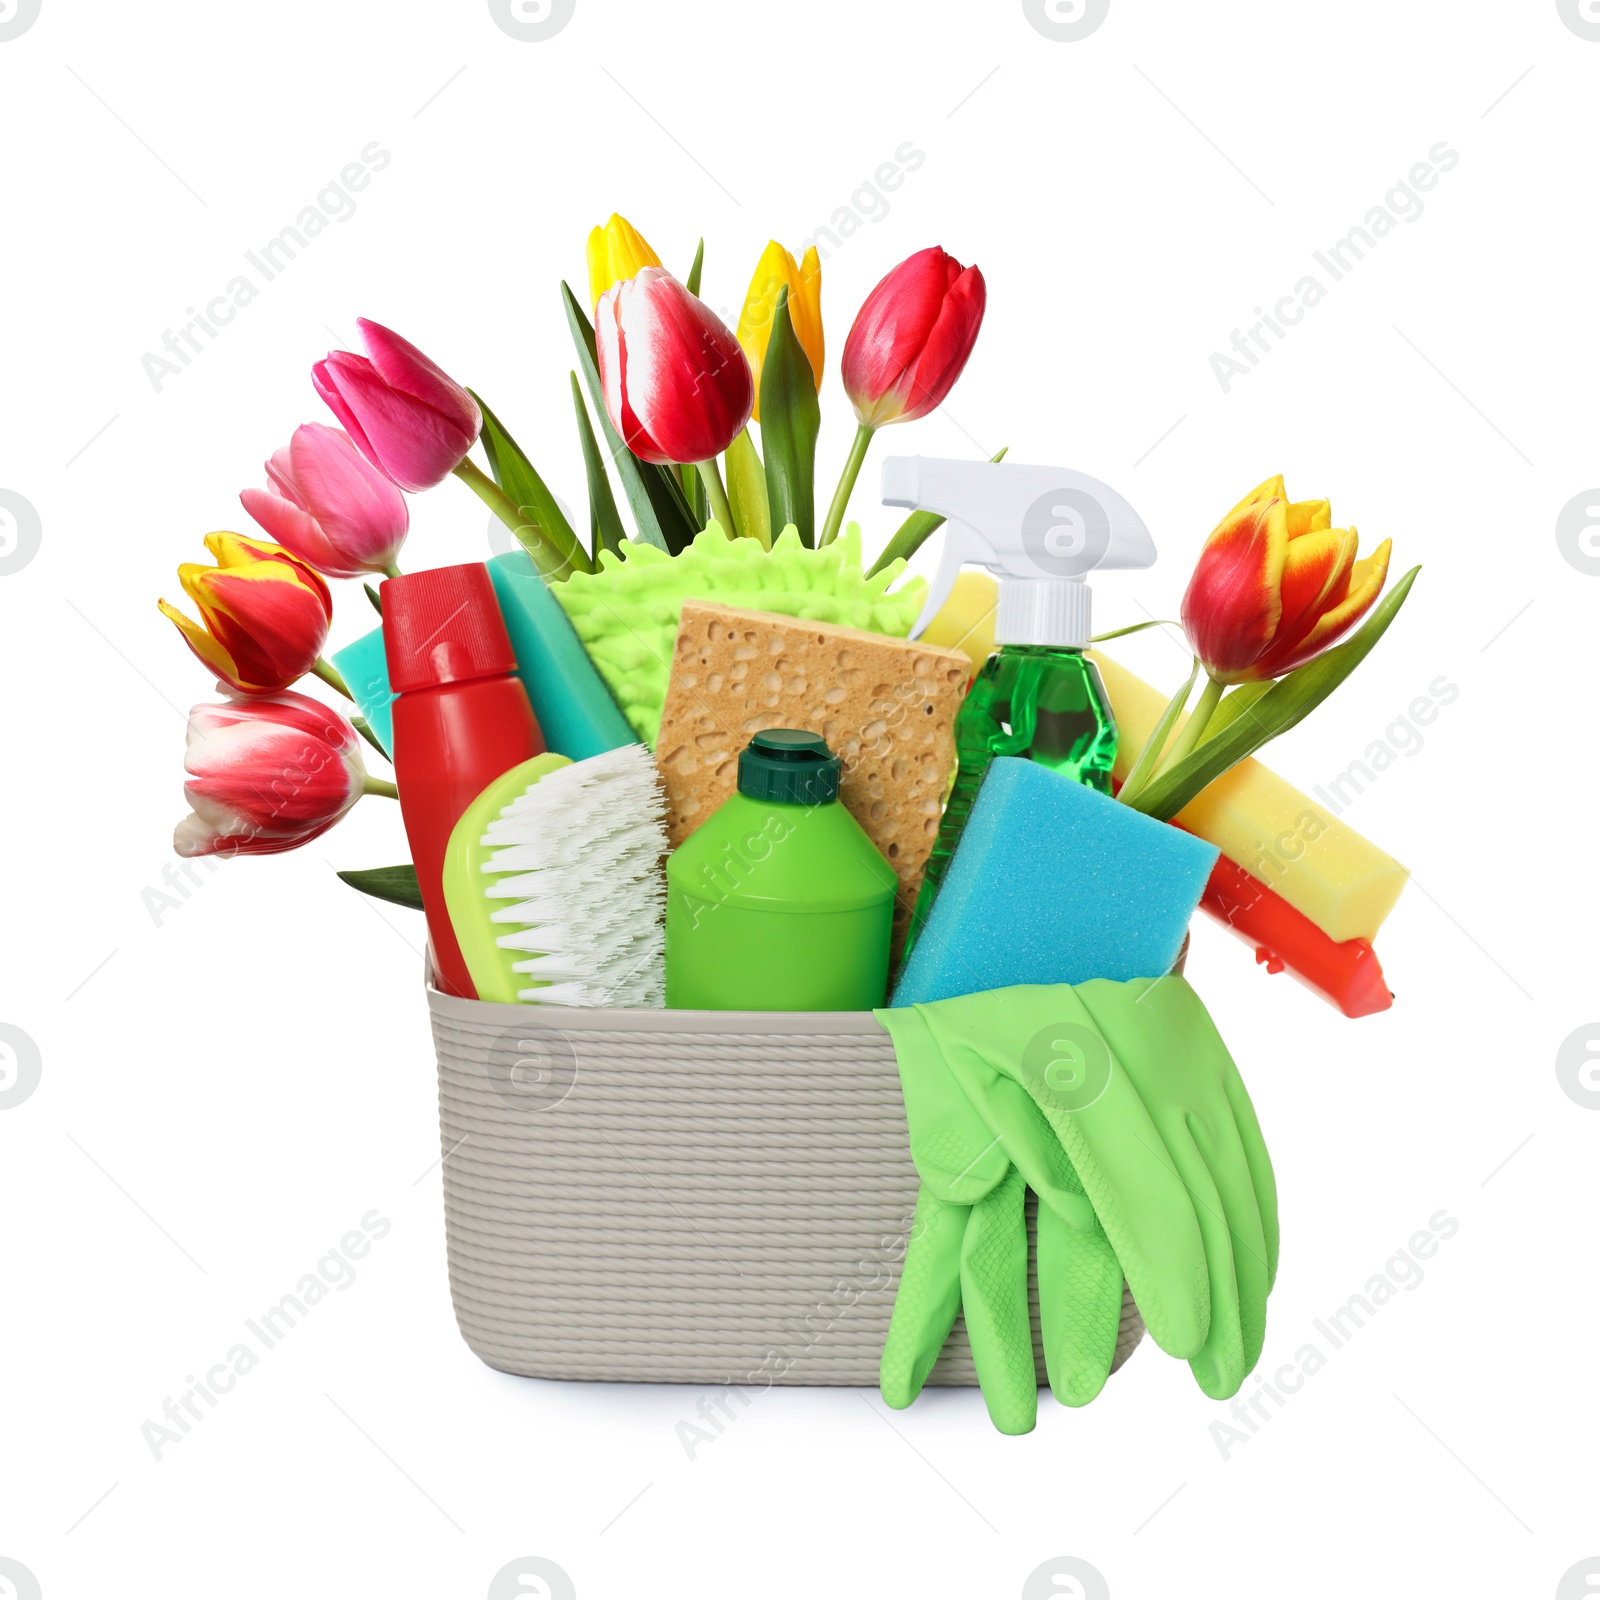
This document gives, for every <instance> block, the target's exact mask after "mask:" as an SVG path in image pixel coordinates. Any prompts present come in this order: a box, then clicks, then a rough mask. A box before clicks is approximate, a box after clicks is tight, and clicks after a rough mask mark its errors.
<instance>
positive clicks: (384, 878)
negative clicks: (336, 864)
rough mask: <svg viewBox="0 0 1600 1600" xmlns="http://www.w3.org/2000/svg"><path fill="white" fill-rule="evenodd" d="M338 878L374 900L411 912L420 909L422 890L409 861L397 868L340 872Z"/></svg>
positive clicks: (369, 868)
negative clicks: (407, 908)
mask: <svg viewBox="0 0 1600 1600" xmlns="http://www.w3.org/2000/svg"><path fill="white" fill-rule="evenodd" d="M338 876H339V877H341V878H342V879H344V881H345V882H346V883H348V884H349V885H350V887H351V888H352V889H359V890H360V891H361V892H362V894H370V895H371V896H372V898H373V899H374V900H387V901H388V902H389V903H390V905H396V906H410V907H411V909H412V910H413V911H420V910H421V909H422V890H421V889H420V888H419V887H418V885H417V869H416V868H415V867H414V866H412V865H411V863H410V862H409V861H407V862H406V863H405V864H404V865H402V866H398V867H366V868H363V869H361V870H359V871H355V872H341V873H339V874H338Z"/></svg>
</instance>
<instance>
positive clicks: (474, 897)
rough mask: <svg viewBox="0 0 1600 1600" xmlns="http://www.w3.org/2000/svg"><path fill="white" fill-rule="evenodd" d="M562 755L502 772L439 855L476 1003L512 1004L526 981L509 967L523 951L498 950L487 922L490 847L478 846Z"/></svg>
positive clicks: (562, 761) (562, 763)
mask: <svg viewBox="0 0 1600 1600" xmlns="http://www.w3.org/2000/svg"><path fill="white" fill-rule="evenodd" d="M571 765H572V763H571V762H570V761H569V760H568V759H567V758H566V757H565V756H558V755H556V754H555V753H554V752H547V753H546V754H544V755H542V756H534V757H533V759H532V760H531V761H524V762H521V763H520V764H519V765H517V766H514V767H512V768H511V770H510V771H509V772H503V773H501V774H500V776H499V777H498V778H496V779H495V780H494V782H493V783H491V784H490V785H489V786H488V788H486V789H484V790H482V791H480V793H479V795H478V797H477V799H476V800H474V801H473V802H472V804H471V805H469V806H468V807H467V809H466V810H465V811H463V812H462V813H461V815H460V816H459V817H458V818H457V819H456V825H455V827H454V828H452V829H451V830H450V843H449V845H448V846H446V848H445V855H444V903H445V909H446V910H447V911H448V912H449V913H450V926H451V928H452V929H453V930H454V932H455V936H456V943H457V944H458V945H460V946H461V955H462V959H463V960H465V962H466V964H467V973H468V975H469V976H470V977H471V979H472V986H473V988H474V989H476V990H477V991H478V998H479V999H480V1000H496V1001H504V1002H512V1003H514V1002H515V1001H516V999H517V993H518V991H519V990H521V989H525V988H527V987H528V984H529V982H530V980H529V979H528V978H526V977H525V976H524V975H523V974H522V973H520V972H516V971H514V970H513V968H512V963H513V962H515V961H518V960H520V959H521V957H522V955H523V954H524V952H521V951H512V950H502V949H501V948H500V945H499V943H498V939H499V936H500V933H501V932H502V931H503V930H502V929H501V928H499V927H498V926H497V925H496V924H495V923H493V922H491V921H490V920H489V919H490V917H491V915H492V914H493V912H494V910H495V905H494V902H493V901H492V900H490V899H489V888H490V885H491V883H492V882H493V880H492V878H491V877H490V875H489V874H488V873H487V872H486V871H485V868H486V866H487V864H488V860H489V856H490V853H491V852H490V847H489V846H487V845H485V844H484V843H483V836H484V834H485V833H487V832H488V830H489V824H490V823H491V822H493V821H494V820H495V818H496V817H498V816H499V815H500V813H501V812H502V811H504V810H505V808H506V807H507V806H508V805H510V804H511V802H512V801H513V800H517V799H520V798H521V797H522V796H523V795H524V794H526V793H527V791H528V789H529V788H530V787H531V786H532V785H533V784H536V783H537V782H538V781H539V780H540V779H541V778H543V777H545V776H547V775H548V774H549V773H552V772H554V771H556V769H557V768H559V767H570V766H571Z"/></svg>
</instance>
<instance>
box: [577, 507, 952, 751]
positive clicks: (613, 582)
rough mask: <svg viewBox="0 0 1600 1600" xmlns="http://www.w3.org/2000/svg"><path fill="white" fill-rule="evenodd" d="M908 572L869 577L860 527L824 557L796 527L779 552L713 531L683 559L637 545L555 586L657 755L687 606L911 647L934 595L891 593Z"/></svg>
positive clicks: (918, 585)
mask: <svg viewBox="0 0 1600 1600" xmlns="http://www.w3.org/2000/svg"><path fill="white" fill-rule="evenodd" d="M905 565H906V564H905V562H904V561H892V562H890V564H889V565H888V566H887V567H885V568H884V569H883V571H882V572H880V573H878V574H877V576H876V577H871V578H869V577H867V575H866V573H865V572H864V571H863V570H862V565H861V530H860V529H859V528H858V527H857V526H856V524H855V523H853V522H852V523H850V524H849V525H848V526H847V527H846V529H845V531H844V533H843V535H842V536H841V537H840V538H838V539H836V540H835V541H834V542H833V543H832V544H830V545H825V546H824V547H823V548H822V549H820V550H808V549H807V548H806V547H805V546H804V545H803V544H801V543H800V535H799V534H798V533H796V532H795V530H794V527H793V526H792V525H791V526H789V527H787V528H785V529H784V530H783V532H782V533H780V534H779V535H778V537H777V539H776V540H775V541H774V542H773V546H772V549H771V550H770V551H767V550H763V549H762V548H761V545H760V544H759V543H758V542H757V541H756V540H754V539H729V538H727V537H726V535H724V533H723V532H722V530H721V528H719V527H718V526H717V525H716V524H715V523H712V524H711V525H710V526H709V527H707V528H706V529H705V530H704V531H703V532H702V533H700V534H698V535H696V537H695V540H694V543H693V544H691V545H690V546H689V547H688V548H687V549H685V550H682V551H680V552H679V553H678V554H677V555H675V556H669V555H667V554H666V552H665V551H662V550H657V549H656V548H655V547H654V546H653V545H644V544H628V545H626V546H624V548H623V551H622V554H621V555H620V556H617V555H613V554H611V553H610V552H609V551H606V552H602V554H601V556H600V570H599V571H598V572H594V573H588V572H575V573H573V574H572V576H571V577H570V578H568V579H567V580H566V582H565V583H558V584H555V585H553V586H552V589H551V593H553V594H554V595H555V597H556V598H557V599H558V600H559V601H560V602H561V604H562V606H563V607H564V608H565V609H566V613H567V616H568V617H569V618H570V619H571V621H572V626H573V627H574V629H576V631H577V634H578V637H579V638H580V639H581V640H582V641H583V645H584V648H585V649H586V650H587V651H588V652H589V656H590V659H591V660H592V661H593V662H594V664H595V666H596V667H598V668H599V670H600V676H601V677H602V678H604V679H605V682H606V687H607V688H609V689H610V690H611V692H612V694H613V695H614V696H615V697H616V700H617V703H618V705H620V706H621V707H622V712H623V715H624V716H626V717H627V719H628V721H629V723H630V724H631V725H632V727H633V731H634V732H635V733H636V734H638V736H639V737H640V738H641V739H643V740H644V742H645V743H646V744H648V745H649V746H651V748H652V749H653V748H654V747H655V742H656V734H657V733H658V732H659V731H660V728H661V707H662V705H663V703H664V702H665V700H666V695H667V678H668V676H669V675H670V673H671V671H672V651H673V646H674V644H675V643H676V642H677V637H678V620H679V616H680V614H681V612H682V610H683V602H684V601H685V600H713V601H715V602H716V603H717V604H718V605H725V606H741V607H743V608H745V609H746V610H749V611H772V612H777V613H778V614H779V615H781V616H786V617H801V618H804V619H806V620H807V621H814V622H835V623H839V624H841V625H842V626H844V627H847V628H860V629H863V630H864V631H866V632H868V633H884V634H888V635H889V636H890V637H892V638H895V639H903V638H905V636H906V635H907V634H908V633H910V631H911V625H912V623H914V622H915V621H916V619H917V613H918V612H919V611H920V610H921V608H922V600H923V594H924V591H925V590H926V588H927V585H926V584H925V583H924V582H923V580H922V579H921V578H916V579H913V580H912V581H910V582H909V583H904V584H902V585H901V586H900V587H899V588H898V589H897V590H895V592H894V593H893V594H890V593H888V588H889V585H890V584H891V583H892V582H894V580H895V579H896V578H898V577H899V576H900V575H901V574H902V573H903V572H904V571H905Z"/></svg>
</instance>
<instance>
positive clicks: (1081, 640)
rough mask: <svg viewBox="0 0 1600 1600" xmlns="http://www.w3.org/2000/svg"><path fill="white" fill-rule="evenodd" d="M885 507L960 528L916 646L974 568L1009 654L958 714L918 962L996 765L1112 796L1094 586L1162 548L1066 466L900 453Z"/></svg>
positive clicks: (953, 532)
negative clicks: (1095, 650) (996, 597)
mask: <svg viewBox="0 0 1600 1600" xmlns="http://www.w3.org/2000/svg"><path fill="white" fill-rule="evenodd" d="M883 501H884V504H885V505H891V506H908V507H912V508H915V509H917V510H922V511H929V512H932V513H934V514H935V515H937V516H942V517H944V518H945V519H946V522H947V524H948V526H947V528H946V531H945V537H944V556H943V559H942V560H941V562H940V564H939V571H938V575H937V576H936V577H935V578H934V580H933V584H932V587H931V588H930V589H929V591H928V598H927V603H926V604H925V605H924V606H923V608H922V615H921V616H920V617H918V618H917V622H916V626H915V627H914V628H913V629H912V630H911V637H912V638H913V639H915V638H917V637H919V636H920V635H921V633H922V631H923V629H924V628H926V627H927V626H928V624H929V623H930V622H932V620H933V619H934V617H935V616H936V615H937V614H938V612H939V610H940V608H941V607H942V606H943V605H944V603H945V601H946V600H947V599H949V597H950V590H951V588H952V586H953V585H954V584H955V581H956V575H957V574H958V573H959V572H960V571H961V569H962V567H963V566H967V565H972V566H981V567H987V568H988V569H989V571H990V572H992V573H993V574H994V575H995V576H996V577H997V578H998V579H999V580H1000V601H999V609H998V611H997V612H996V615H995V633H994V636H995V643H996V644H997V645H998V646H999V648H998V649H997V650H996V651H995V653H994V654H993V655H992V656H990V657H989V659H988V660H987V661H986V662H984V664H983V667H982V668H981V669H980V671H979V673H978V676H977V678H976V680H975V681H974V682H973V685H972V688H971V690H970V691H969V692H968V694H967V698H966V700H965V701H964V702H963V704H962V707H961V710H960V711H959V712H957V714H956V724H955V738H956V757H957V761H958V767H957V771H956V780H955V786H954V788H953V789H952V790H951V793H950V799H949V802H948V803H947V805H946V806H945V812H944V819H943V821H942V822H941V824H940V827H939V836H938V838H937V840H936V841H935V843H934V847H933V853H932V855H931V856H930V857H929V858H928V865H927V869H926V872H925V874H924V876H923V880H922V890H921V892H920V894H919V895H918V897H917V905H916V910H915V912H914V913H913V916H912V923H911V933H910V936H909V938H908V939H907V942H906V953H907V954H909V953H910V950H911V945H912V943H914V942H915V940H916V938H917V935H918V934H919V933H920V932H921V931H922V925H923V923H924V922H925V921H926V920H927V916H928V913H929V911H930V910H931V909H932V908H933V901H934V898H935V896H936V895H937V894H938V892H939V886H940V885H941V884H942V883H943V882H944V875H945V872H946V870H947V868H948V867H949V865H950V858H951V856H952V855H954V853H955V848H956V845H957V843H958V842H959V841H960V838H961V832H962V829H963V828H965V827H966V823H967V818H968V816H969V815H970V814H971V811H972V805H973V802H974V801H975V800H976V799H977V797H978V790H979V788H980V787H981V786H982V784H983V779H984V775H985V774H986V773H987V772H988V770H989V763H990V762H991V761H993V760H994V758H995V757H996V756H1023V757H1026V758H1027V759H1029V760H1032V761H1038V762H1041V763H1043V764H1044V765H1045V766H1047V767H1050V768H1051V769H1052V770H1053V771H1056V772H1059V773H1061V774H1062V775H1063V776H1064V777H1068V778H1071V779H1073V780H1074V781H1076V782H1078V783H1083V784H1087V785H1088V786H1089V787H1090V788H1092V789H1098V790H1100V791H1101V793H1103V794H1110V792H1111V766H1112V763H1113V761H1114V760H1115V759H1116V754H1117V728H1116V723H1115V722H1114V721H1113V720H1112V716H1111V703H1110V701H1109V700H1108V699H1107V698H1106V691H1105V685H1104V684H1102V683H1101V681H1100V674H1099V672H1098V671H1097V670H1096V668H1095V665H1094V663H1093V662H1092V661H1090V660H1089V659H1088V657H1087V656H1086V655H1085V654H1084V651H1085V650H1086V649H1087V648H1088V645H1089V638H1090V633H1091V627H1090V606H1091V601H1090V595H1089V585H1088V583H1087V582H1086V581H1085V580H1086V579H1087V577H1088V575H1089V574H1090V573H1091V572H1097V571H1102V570H1111V569H1129V568H1136V567H1148V566H1150V565H1152V564H1153V563H1154V561H1155V559H1156V547H1155V543H1154V541H1153V540H1152V539H1151V537H1150V533H1149V530H1148V529H1147V528H1146V527H1145V525H1144V522H1143V521H1142V520H1141V518H1140V516H1139V514H1138V512H1136V511H1135V510H1134V509H1133V507H1132V506H1130V505H1129V504H1128V502H1127V501H1126V500H1124V499H1123V498H1122V496H1121V495H1120V494H1118V493H1117V492H1116V490H1115V489H1112V488H1110V487H1109V486H1108V485H1106V484H1103V483H1101V482H1100V481H1099V480H1098V479H1096V478H1091V477H1088V476H1086V475H1085V474H1084V473H1081V472H1073V471H1071V470H1070V469H1069V468H1066V467H1031V466H1026V465H1023V464H1022V463H1020V462H1012V461H1004V462H990V461H952V460H943V459H939V458H934V457H926V456H891V457H890V458H889V459H888V460H887V461H885V462H884V464H883ZM1039 847H1040V848H1041V849H1048V848H1050V841H1049V840H1040V841H1039Z"/></svg>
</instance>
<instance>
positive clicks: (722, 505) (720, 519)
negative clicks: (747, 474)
mask: <svg viewBox="0 0 1600 1600" xmlns="http://www.w3.org/2000/svg"><path fill="white" fill-rule="evenodd" d="M695 468H696V470H697V471H698V472H699V474H700V481H701V482H702V483H703V484H704V485H705V486H706V504H707V505H708V506H709V507H710V508H711V515H712V518H713V520H715V521H716V522H717V523H718V524H720V525H721V528H722V531H723V532H724V533H725V534H726V535H727V536H728V537H729V538H730V539H737V538H738V537H739V530H738V528H736V527H735V526H734V522H733V508H732V507H731V506H730V505H729V504H728V491H727V490H726V489H724V488H723V487H722V474H721V473H720V472H718V471H717V462H716V458H715V457H714V456H713V457H712V459H711V460H709V461H697V462H695Z"/></svg>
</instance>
